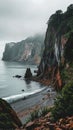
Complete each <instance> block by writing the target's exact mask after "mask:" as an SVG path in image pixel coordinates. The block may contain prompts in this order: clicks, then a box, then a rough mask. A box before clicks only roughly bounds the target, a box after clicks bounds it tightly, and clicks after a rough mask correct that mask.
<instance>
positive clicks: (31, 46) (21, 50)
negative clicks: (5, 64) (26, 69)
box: [2, 34, 44, 64]
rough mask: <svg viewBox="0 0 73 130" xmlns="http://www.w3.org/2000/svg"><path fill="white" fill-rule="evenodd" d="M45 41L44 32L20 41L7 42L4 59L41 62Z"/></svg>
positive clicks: (30, 62) (27, 62) (32, 62)
mask: <svg viewBox="0 0 73 130" xmlns="http://www.w3.org/2000/svg"><path fill="white" fill-rule="evenodd" d="M43 43H44V34H42V35H35V36H34V37H29V38H27V39H25V40H23V41H21V42H18V43H7V44H6V46H5V51H4V53H3V58H2V60H4V61H18V62H24V63H26V64H39V62H40V59H41V55H42V48H43V47H44V46H43Z"/></svg>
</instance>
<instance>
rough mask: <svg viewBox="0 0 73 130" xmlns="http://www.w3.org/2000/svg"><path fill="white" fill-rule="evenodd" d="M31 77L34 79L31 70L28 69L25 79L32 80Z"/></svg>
mask: <svg viewBox="0 0 73 130" xmlns="http://www.w3.org/2000/svg"><path fill="white" fill-rule="evenodd" d="M31 77H32V73H31V70H30V68H27V70H26V73H25V76H24V78H25V79H30V78H31Z"/></svg>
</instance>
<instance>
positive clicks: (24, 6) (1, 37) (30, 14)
mask: <svg viewBox="0 0 73 130" xmlns="http://www.w3.org/2000/svg"><path fill="white" fill-rule="evenodd" d="M72 3H73V0H0V41H3V42H4V41H20V40H23V39H25V38H26V37H28V36H31V35H34V34H36V33H40V32H42V33H43V32H45V31H46V28H47V24H46V23H47V21H48V19H49V17H50V15H51V14H53V13H55V11H56V10H59V9H62V10H63V11H65V10H66V8H67V7H68V6H69V5H70V4H72Z"/></svg>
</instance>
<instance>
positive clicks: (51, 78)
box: [37, 5, 73, 89]
mask: <svg viewBox="0 0 73 130" xmlns="http://www.w3.org/2000/svg"><path fill="white" fill-rule="evenodd" d="M47 24H48V28H47V31H46V37H45V49H44V52H43V55H42V58H41V62H40V64H39V68H38V73H37V77H38V79H40V80H41V79H43V82H45V81H46V82H47V80H48V82H50V83H51V84H52V85H54V86H55V87H56V88H59V89H61V88H62V86H63V84H64V83H63V80H62V77H61V75H62V74H61V72H62V70H65V68H69V66H70V65H71V64H72V63H73V5H70V6H69V7H68V8H67V11H66V12H64V13H63V12H62V11H61V10H58V11H56V13H54V14H53V15H52V16H51V17H50V18H49V20H48V22H47Z"/></svg>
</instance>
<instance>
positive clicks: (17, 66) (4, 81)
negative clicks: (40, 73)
mask: <svg viewBox="0 0 73 130" xmlns="http://www.w3.org/2000/svg"><path fill="white" fill-rule="evenodd" d="M4 46H5V44H4V45H3V44H1V43H0V98H3V99H5V100H7V101H8V102H10V103H11V102H13V101H16V100H19V99H21V98H24V97H27V96H29V95H32V94H35V93H37V92H39V91H42V89H44V86H41V84H40V83H37V82H34V81H29V82H26V81H25V80H24V75H25V72H26V69H27V67H30V68H31V71H32V73H33V74H34V70H36V69H37V66H35V65H25V64H24V63H18V62H7V61H2V60H1V59H2V55H3V51H4ZM15 75H21V76H22V78H20V79H18V78H15V77H13V76H15ZM22 90H24V91H22Z"/></svg>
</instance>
